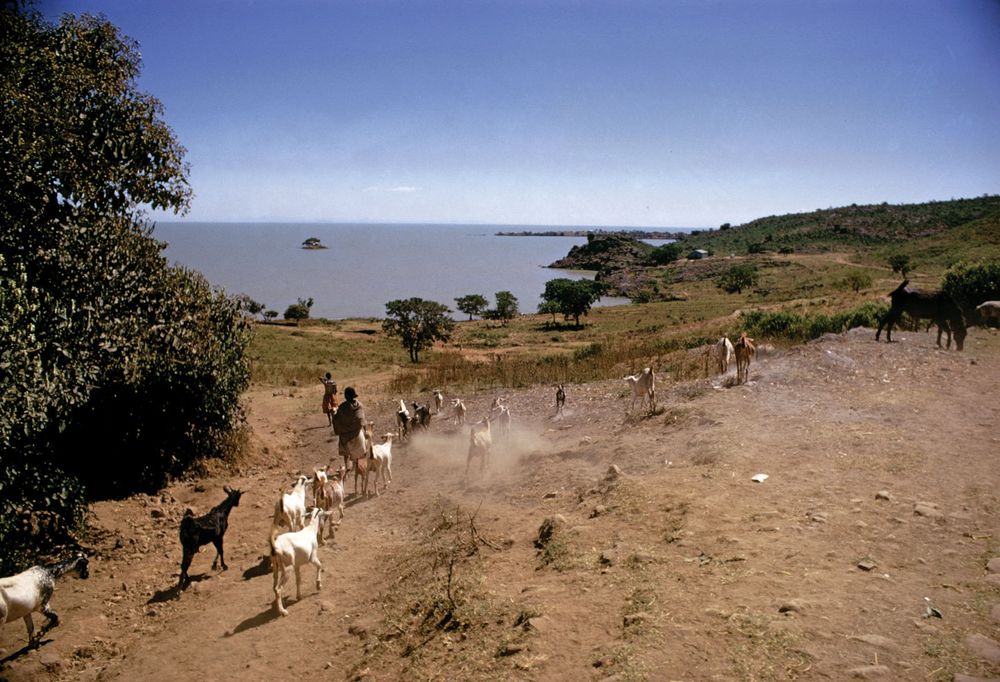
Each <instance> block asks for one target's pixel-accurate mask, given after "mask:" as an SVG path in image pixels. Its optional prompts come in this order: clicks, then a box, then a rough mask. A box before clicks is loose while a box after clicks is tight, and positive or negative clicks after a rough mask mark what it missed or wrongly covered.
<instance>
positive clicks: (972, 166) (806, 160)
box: [38, 0, 1000, 226]
mask: <svg viewBox="0 0 1000 682" xmlns="http://www.w3.org/2000/svg"><path fill="white" fill-rule="evenodd" d="M38 8H39V9H41V10H42V11H43V13H44V14H46V16H49V17H50V18H56V17H58V16H59V15H60V14H61V13H63V12H72V13H80V12H84V11H86V12H91V13H103V14H105V15H106V16H107V17H108V19H110V20H111V21H112V22H113V23H115V24H117V25H118V26H119V27H120V28H121V29H122V30H123V31H124V32H125V33H126V34H127V35H129V36H131V37H132V38H134V39H136V40H137V41H138V42H139V44H140V46H141V50H142V55H143V72H142V76H141V79H140V82H139V84H140V87H141V88H142V89H143V90H145V91H147V92H150V93H151V94H153V95H154V96H156V97H157V98H159V99H160V100H161V101H162V102H163V104H164V106H165V108H166V112H165V118H166V121H167V122H168V124H170V126H171V127H172V128H173V129H174V132H175V133H176V135H177V137H178V139H179V140H180V142H181V144H183V145H184V146H185V147H186V148H187V150H188V155H187V161H188V162H189V163H190V166H191V176H190V179H191V184H192V186H193V189H194V192H195V198H194V201H193V204H192V207H191V210H190V212H189V213H188V215H187V216H186V217H185V219H186V220H206V221H208V220H213V221H214V220H226V221H249V220H256V221H334V222H352V221H373V222H477V223H511V224H546V225H601V226H619V225H622V226H624V225H635V226H717V225H719V224H721V223H723V222H730V223H733V224H738V223H742V222H745V221H748V220H752V219H754V218H758V217H762V216H766V215H772V214H783V213H790V212H798V211H810V210H814V209H817V208H827V207H831V206H843V205H847V204H851V203H859V204H861V203H879V202H883V201H888V202H890V203H908V202H921V201H928V200H938V199H950V198H959V197H970V196H978V195H981V194H984V193H989V194H995V193H997V192H1000V3H998V2H996V1H987V0H983V1H978V2H971V1H964V0H941V1H939V2H924V1H921V0H900V1H881V0H861V1H857V2H849V1H846V0H843V1H841V0H761V1H759V2H751V1H750V0H718V1H710V0H704V1H690V2H681V1H663V2H630V1H628V0H616V1H610V0H609V1H607V2H549V1H543V0H534V1H530V2H529V1H520V2H515V1H503V2H476V1H472V0H469V1H464V2H457V1H449V2H420V1H410V2H388V1H383V0H361V1H358V2H321V1H319V0H308V1H307V0H281V1H279V2H274V1H273V0H271V1H269V2H256V1H243V0H170V1H169V2H168V1H163V2H154V1H151V0H147V1H138V0H93V1H89V2H84V1H81V0H42V1H41V2H39V4H38ZM171 218H172V215H171Z"/></svg>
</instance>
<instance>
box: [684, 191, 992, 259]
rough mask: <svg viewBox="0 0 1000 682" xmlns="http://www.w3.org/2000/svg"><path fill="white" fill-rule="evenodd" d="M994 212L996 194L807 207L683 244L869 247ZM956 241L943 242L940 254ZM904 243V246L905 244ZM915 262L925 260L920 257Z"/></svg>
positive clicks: (945, 230) (731, 249)
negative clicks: (771, 240) (771, 238)
mask: <svg viewBox="0 0 1000 682" xmlns="http://www.w3.org/2000/svg"><path fill="white" fill-rule="evenodd" d="M998 214H1000V196H997V195H986V196H982V197H976V198H972V199H953V200H950V201H931V202H926V203H922V204H901V205H889V204H876V205H869V206H858V205H852V206H844V207H842V208H831V209H826V210H821V211H811V212H809V213H792V214H787V215H779V216H768V217H765V218H759V219H757V220H754V221H752V222H749V223H746V224H744V225H738V226H733V227H732V229H729V230H721V229H720V230H713V231H710V232H701V233H700V234H696V233H694V232H692V233H691V234H690V236H689V237H687V238H686V239H685V240H684V243H685V246H686V247H688V248H690V249H694V248H703V249H709V248H712V249H714V250H715V251H716V252H717V253H741V252H742V251H743V249H744V248H746V246H745V245H746V244H752V243H760V242H763V241H764V240H765V239H766V237H767V235H768V234H773V235H774V241H775V242H776V243H777V244H779V245H781V247H787V248H790V249H794V251H795V252H796V253H808V252H814V253H815V252H821V251H831V250H838V251H841V250H844V248H845V247H850V248H862V249H870V250H875V249H879V248H883V247H887V246H889V245H892V247H893V248H894V249H895V248H901V247H899V246H897V245H901V244H905V245H909V244H910V243H911V242H919V241H924V240H927V239H933V238H935V237H936V236H941V237H942V238H944V237H946V236H947V235H948V234H949V233H950V232H951V231H953V230H956V229H958V228H960V227H962V226H964V225H966V224H969V223H972V222H975V221H980V220H989V221H990V222H991V223H992V224H993V225H994V227H993V228H992V229H993V232H994V234H995V232H996V228H995V224H996V218H997V216H998ZM953 246H959V247H960V246H962V244H961V243H959V242H949V248H948V249H946V250H945V251H944V254H945V255H946V254H947V252H948V251H950V250H951V247H953ZM906 248H909V247H908V246H907V247H906ZM920 263H921V267H924V264H925V260H924V259H921V261H920Z"/></svg>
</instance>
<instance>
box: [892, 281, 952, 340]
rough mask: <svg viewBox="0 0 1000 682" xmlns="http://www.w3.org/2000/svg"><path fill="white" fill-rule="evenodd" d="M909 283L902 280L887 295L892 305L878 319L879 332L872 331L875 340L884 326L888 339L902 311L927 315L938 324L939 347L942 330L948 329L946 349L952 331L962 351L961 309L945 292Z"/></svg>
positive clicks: (913, 315)
mask: <svg viewBox="0 0 1000 682" xmlns="http://www.w3.org/2000/svg"><path fill="white" fill-rule="evenodd" d="M909 283H910V280H903V283H902V284H900V285H899V286H898V287H896V289H895V291H893V292H892V293H891V294H889V298H890V299H891V300H892V306H891V307H890V308H889V312H888V313H886V315H885V317H884V318H882V321H881V322H879V325H878V331H877V332H875V340H876V341H878V337H879V335H880V334H881V333H882V328H883V327H885V328H886V329H885V340H886V341H890V342H891V341H892V327H893V325H895V324H896V322H898V321H899V318H900V317H901V316H902V315H903V313H906V314H907V315H909V316H910V317H912V318H913V319H915V320H918V319H921V318H928V319H930V320H932V321H933V322H934V323H935V324H937V325H938V345H939V346H940V345H941V333H940V332H941V330H942V329H945V330H950V334H949V340H948V348H951V339H950V336H951V334H954V336H955V348H956V349H958V350H962V346H963V345H964V344H965V334H966V332H965V320H964V319H963V318H962V311H961V310H959V308H958V305H956V304H955V302H954V301H953V300H952V299H951V297H950V296H948V295H947V294H945V293H944V292H940V291H934V292H930V293H925V292H923V291H918V290H917V289H910V288H909V287H907V286H906V285H907V284H909Z"/></svg>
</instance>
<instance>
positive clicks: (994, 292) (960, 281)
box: [941, 260, 1000, 324]
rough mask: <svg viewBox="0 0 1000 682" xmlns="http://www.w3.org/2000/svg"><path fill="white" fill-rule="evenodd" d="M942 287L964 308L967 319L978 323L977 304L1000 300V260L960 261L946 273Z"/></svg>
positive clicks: (963, 312)
mask: <svg viewBox="0 0 1000 682" xmlns="http://www.w3.org/2000/svg"><path fill="white" fill-rule="evenodd" d="M941 289H942V290H943V291H944V292H945V293H946V294H948V295H949V296H951V298H952V299H953V300H954V301H955V303H957V304H958V306H959V308H961V309H962V314H963V315H965V319H966V321H968V322H970V323H973V324H978V323H980V322H981V320H980V319H979V313H978V312H977V311H976V306H978V305H979V304H980V303H983V302H985V301H997V300H1000V260H992V261H986V262H981V263H958V264H956V265H954V266H952V267H951V268H949V269H948V272H946V273H945V275H944V282H943V283H942V286H941Z"/></svg>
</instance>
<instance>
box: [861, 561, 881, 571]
mask: <svg viewBox="0 0 1000 682" xmlns="http://www.w3.org/2000/svg"><path fill="white" fill-rule="evenodd" d="M857 565H858V568H860V569H861V570H862V571H873V570H875V569H876V568H878V564H877V563H875V560H874V559H862V560H861V561H859V562H858V564H857Z"/></svg>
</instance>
